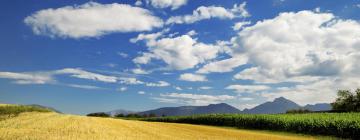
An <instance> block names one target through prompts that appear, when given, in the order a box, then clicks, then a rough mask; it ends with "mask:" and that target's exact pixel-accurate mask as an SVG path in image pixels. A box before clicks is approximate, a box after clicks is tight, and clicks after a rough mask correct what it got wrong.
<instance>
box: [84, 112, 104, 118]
mask: <svg viewBox="0 0 360 140" xmlns="http://www.w3.org/2000/svg"><path fill="white" fill-rule="evenodd" d="M86 116H91V117H110V115H109V114H106V113H104V112H96V113H90V114H87V115H86Z"/></svg>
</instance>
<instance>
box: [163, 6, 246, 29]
mask: <svg viewBox="0 0 360 140" xmlns="http://www.w3.org/2000/svg"><path fill="white" fill-rule="evenodd" d="M245 6H246V2H243V3H242V4H240V5H237V4H235V5H234V6H233V8H232V9H226V8H224V7H220V6H208V7H206V6H200V7H198V8H197V9H196V10H194V11H193V13H192V14H191V15H183V16H173V17H170V18H169V19H168V20H167V21H166V24H191V23H195V22H198V21H201V20H206V19H211V18H219V19H233V18H236V17H249V16H250V14H249V12H248V11H247V10H246V9H245Z"/></svg>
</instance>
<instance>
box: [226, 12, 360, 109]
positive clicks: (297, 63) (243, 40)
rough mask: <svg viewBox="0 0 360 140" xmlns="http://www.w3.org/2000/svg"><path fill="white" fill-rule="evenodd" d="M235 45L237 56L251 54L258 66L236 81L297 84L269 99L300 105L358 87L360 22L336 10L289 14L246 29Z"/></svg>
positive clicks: (253, 61)
mask: <svg viewBox="0 0 360 140" xmlns="http://www.w3.org/2000/svg"><path fill="white" fill-rule="evenodd" d="M274 29H276V30H274ZM232 43H233V46H232V55H244V56H247V57H248V60H249V61H248V64H251V65H252V67H250V68H247V69H245V70H243V71H241V72H239V73H238V74H236V75H235V76H234V78H235V79H243V80H244V79H247V80H253V81H254V82H255V83H273V84H277V83H283V82H290V83H293V84H295V86H294V87H291V88H290V89H286V88H281V89H277V90H276V91H274V92H272V93H269V94H263V96H264V97H270V96H271V97H275V96H284V97H286V98H289V99H292V100H294V101H296V102H299V103H300V104H302V103H306V102H307V103H309V102H311V101H322V102H331V101H332V100H333V99H334V98H335V97H336V96H335V95H336V91H337V90H338V89H351V88H355V87H357V86H358V82H356V81H358V80H355V79H359V78H360V73H359V71H358V69H359V61H358V60H359V58H360V53H359V46H360V23H359V22H358V21H355V20H343V19H338V18H336V17H335V16H334V15H333V14H331V13H318V12H313V11H300V12H286V13H281V14H279V15H278V16H277V17H275V18H273V19H267V20H263V21H259V22H257V23H256V24H254V25H252V26H248V27H244V28H243V29H242V30H241V31H239V33H238V36H237V37H235V38H233V39H232ZM307 83H311V84H307ZM328 89H331V90H328Z"/></svg>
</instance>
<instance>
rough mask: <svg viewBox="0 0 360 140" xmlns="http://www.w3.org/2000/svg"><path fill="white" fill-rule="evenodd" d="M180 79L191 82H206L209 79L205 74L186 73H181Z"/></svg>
mask: <svg viewBox="0 0 360 140" xmlns="http://www.w3.org/2000/svg"><path fill="white" fill-rule="evenodd" d="M179 80H183V81H190V82H204V81H207V78H206V77H205V76H204V75H200V74H192V73H184V74H181V75H180V77H179Z"/></svg>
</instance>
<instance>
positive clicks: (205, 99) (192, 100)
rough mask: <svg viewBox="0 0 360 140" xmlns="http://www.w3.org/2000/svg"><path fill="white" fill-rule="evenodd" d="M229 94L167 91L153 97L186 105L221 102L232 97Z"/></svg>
mask: <svg viewBox="0 0 360 140" xmlns="http://www.w3.org/2000/svg"><path fill="white" fill-rule="evenodd" d="M234 98H235V97H234V96H230V95H204V94H190V93H168V94H160V97H156V98H153V99H155V100H157V101H159V102H166V103H177V104H186V105H208V104H216V103H221V102H224V101H227V100H232V99H234Z"/></svg>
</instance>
